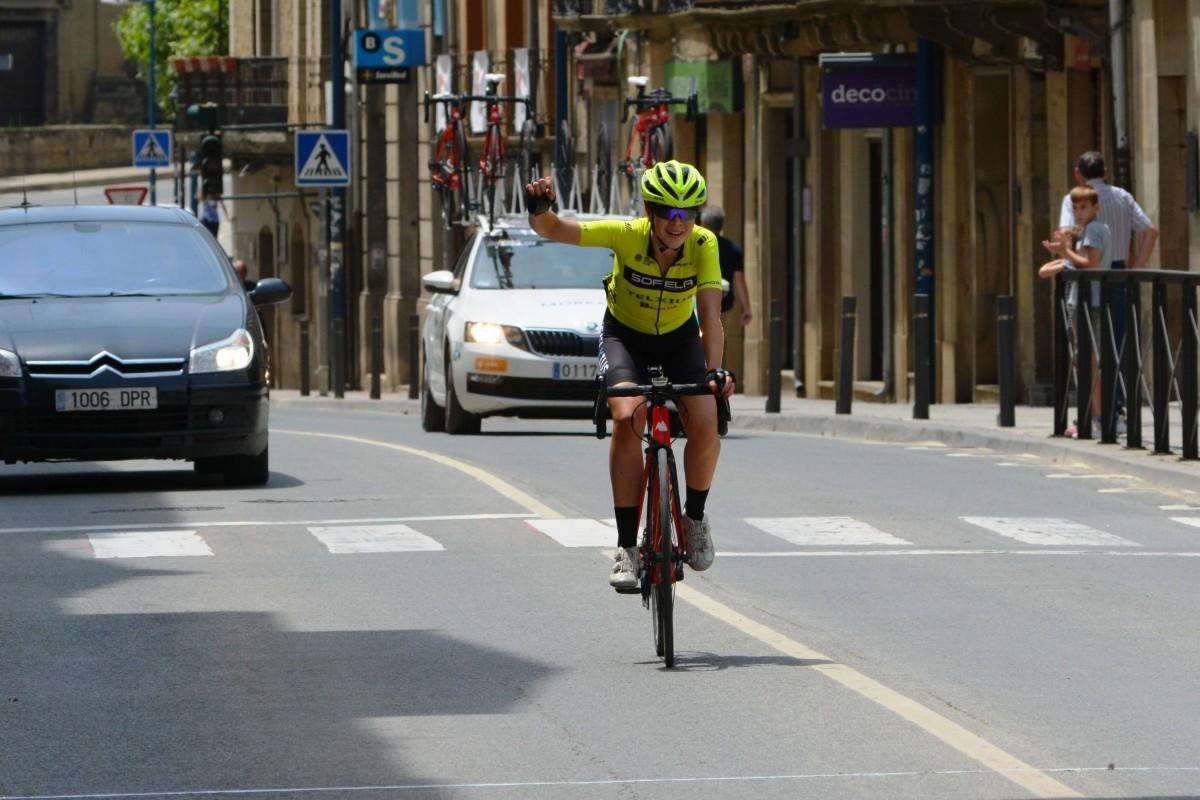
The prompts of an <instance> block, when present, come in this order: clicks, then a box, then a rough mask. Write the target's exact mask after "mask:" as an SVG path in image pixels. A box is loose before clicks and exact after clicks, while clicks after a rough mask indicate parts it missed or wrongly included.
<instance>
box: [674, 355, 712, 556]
mask: <svg viewBox="0 0 1200 800" xmlns="http://www.w3.org/2000/svg"><path fill="white" fill-rule="evenodd" d="M669 364H670V366H668V367H667V369H668V370H672V371H671V372H668V374H670V375H672V378H671V380H672V381H674V382H676V383H703V382H704V380H705V376H706V375H707V370H706V368H705V361H704V346H703V343H702V342H701V340H700V337H699V335H698V333H694V332H693V333H686V332H685V333H683V335H681V337H680V339H679V341H678V342H677V346H676V348H675V350H674V352H673V353H672V355H671V359H670V361H669ZM674 375H679V376H680V377H678V378H676V377H674ZM680 401H681V403H682V405H683V408H682V412H683V413H682V416H683V423H684V428H685V430H686V431H687V443H686V444H685V445H684V448H683V473H684V484H685V486H686V492H687V502H686V504H685V507H684V512H685V513H684V520H683V522H684V526H685V528H686V532H687V537H688V551H689V553H690V556H691V557H690V560H689V562H688V563H689V564H690V565H691V567H692V568H693V569H696V570H704V569H708V567H709V566H711V565H712V562H713V559H714V558H715V556H716V551H715V549H714V548H713V544H712V532H711V529H710V526H709V523H708V515H707V514H705V513H704V504H705V502H706V501H707V499H708V490H709V488H710V487H711V486H712V481H713V475H714V474H715V473H716V470H717V459H718V458H719V457H720V455H721V437H720V436H719V435H718V434H717V404H716V402H715V400H714V399H713V397H712V396H711V395H689V396H687V397H682V398H680Z"/></svg>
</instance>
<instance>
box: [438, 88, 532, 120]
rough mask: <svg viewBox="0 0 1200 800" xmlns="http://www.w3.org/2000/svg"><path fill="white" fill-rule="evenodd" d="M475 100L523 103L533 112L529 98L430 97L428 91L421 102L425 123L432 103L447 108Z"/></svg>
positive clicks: (480, 96)
mask: <svg viewBox="0 0 1200 800" xmlns="http://www.w3.org/2000/svg"><path fill="white" fill-rule="evenodd" d="M475 100H478V101H481V102H484V103H489V104H491V103H524V104H525V108H526V109H528V111H529V112H530V113H532V112H533V99H532V98H529V97H504V96H502V95H495V94H449V93H448V92H443V93H440V94H432V95H431V94H430V93H429V92H428V91H426V92H425V100H424V101H423V104H424V106H425V121H426V122H429V107H430V106H431V105H433V104H434V103H445V104H446V105H448V106H451V105H456V106H461V105H462V104H463V103H470V102H472V101H475Z"/></svg>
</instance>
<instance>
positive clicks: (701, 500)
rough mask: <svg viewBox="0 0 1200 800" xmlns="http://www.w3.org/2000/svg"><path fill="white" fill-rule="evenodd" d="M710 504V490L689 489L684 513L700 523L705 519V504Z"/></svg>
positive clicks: (684, 504)
mask: <svg viewBox="0 0 1200 800" xmlns="http://www.w3.org/2000/svg"><path fill="white" fill-rule="evenodd" d="M707 502H708V489H693V488H692V487H690V486H688V487H687V498H685V499H684V501H683V513H685V514H687V515H688V516H689V517H691V518H692V519H694V520H696V521H697V522H699V521H700V520H702V519H704V504H705V503H707Z"/></svg>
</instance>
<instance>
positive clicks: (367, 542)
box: [308, 525, 446, 554]
mask: <svg viewBox="0 0 1200 800" xmlns="http://www.w3.org/2000/svg"><path fill="white" fill-rule="evenodd" d="M308 530H309V532H310V533H312V535H313V536H315V537H317V538H318V539H319V540H320V541H321V544H323V545H325V547H327V548H328V549H329V552H331V553H339V554H340V553H401V552H426V551H432V550H445V549H446V548H444V547H442V546H441V545H440V544H438V543H437V542H436V541H434V540H433V539H431V538H429V537H428V536H426V535H425V534H423V533H418V532H417V531H414V530H413V529H412V528H410V527H408V526H407V525H342V526H338V527H312V528H309V529H308Z"/></svg>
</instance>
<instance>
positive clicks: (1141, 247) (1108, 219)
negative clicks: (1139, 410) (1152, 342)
mask: <svg viewBox="0 0 1200 800" xmlns="http://www.w3.org/2000/svg"><path fill="white" fill-rule="evenodd" d="M1107 178H1108V168H1107V167H1106V166H1105V164H1104V156H1103V155H1102V154H1100V153H1099V152H1097V151H1095V150H1089V151H1087V152H1086V153H1084V154H1083V155H1081V156H1080V157H1079V160H1078V161H1077V162H1076V163H1075V181H1076V182H1077V183H1078V184H1079V185H1081V186H1082V185H1087V186H1091V187H1092V188H1093V189H1095V190H1096V195H1097V196H1098V197H1099V200H1100V215H1099V219H1100V221H1101V222H1103V223H1104V224H1105V225H1107V226H1108V229H1109V231H1110V232H1111V234H1112V239H1111V247H1112V264H1111V266H1110V269H1142V268H1144V267H1145V266H1146V262H1147V261H1149V260H1150V254H1151V253H1152V252H1154V245H1155V243H1156V242H1157V241H1158V228H1157V227H1155V225H1154V223H1153V222H1151V221H1150V217H1148V216H1147V215H1146V212H1145V211H1143V210H1142V207H1141V206H1139V205H1138V203H1137V200H1134V199H1133V195H1131V194H1130V193H1129V192H1127V191H1125V190H1124V189H1122V188H1121V187H1119V186H1113V185H1112V184H1110V183H1108V180H1107ZM1058 216H1059V221H1058V224H1059V226H1060V227H1070V226H1071V225H1074V224H1075V208H1074V206H1073V205H1072V202H1071V194H1070V193H1069V192H1068V193H1067V195H1066V196H1064V197H1063V201H1062V209H1061V211H1060V212H1059V215H1058ZM1135 233H1136V234H1138V236H1139V238H1140V242H1139V244H1138V248H1137V253H1136V254H1134V255H1133V256H1132V258H1131V257H1130V254H1131V253H1132V245H1133V234H1135ZM1112 315H1113V336H1114V337H1115V339H1116V342H1117V352H1118V353H1119V352H1120V349H1121V347H1122V343H1123V342H1124V340H1125V284H1123V283H1117V284H1113V285H1112ZM1124 403H1125V397H1124V393H1123V392H1122V391H1121V387H1120V386H1119V385H1118V387H1117V413H1118V415H1119V416H1122V417H1123V416H1124Z"/></svg>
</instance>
